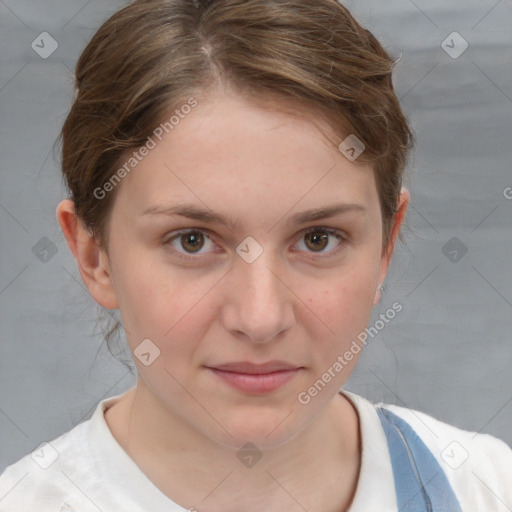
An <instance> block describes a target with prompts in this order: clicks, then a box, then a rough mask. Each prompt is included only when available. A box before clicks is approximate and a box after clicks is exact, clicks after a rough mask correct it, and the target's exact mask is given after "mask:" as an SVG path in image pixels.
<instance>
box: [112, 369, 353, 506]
mask: <svg viewBox="0 0 512 512" xmlns="http://www.w3.org/2000/svg"><path fill="white" fill-rule="evenodd" d="M105 419H106V421H107V424H108V426H109V428H110V430H111V432H112V434H113V436H114V437H115V438H116V440H117V441H118V443H119V444H120V445H121V446H122V448H123V449H124V450H125V451H126V452H127V453H128V455H130V457H131V458H132V459H133V460H134V462H135V463H136V464H137V465H138V467H139V468H140V469H141V471H142V472H143V473H144V474H145V475H146V476H147V477H148V478H149V479H150V480H151V481H152V482H153V483H154V484H155V485H156V487H158V488H159V489H160V491H161V492H163V493H164V494H165V495H167V496H168V497H169V498H170V499H172V500H173V501H175V502H176V503H178V504H179V505H181V506H183V507H184V508H190V509H191V510H194V509H196V510H197V511H198V512H200V511H202V510H208V512H221V511H222V512H237V511H239V510H244V511H246V512H257V511H258V512H259V511H261V510H265V511H268V512H273V511H282V510H289V511H295V510H297V511H303V510H304V509H305V510H308V511H309V512H314V511H316V510H318V511H320V510H321V511H322V512H340V511H342V510H346V509H347V508H348V506H349V505H350V502H351V501H352V498H353V495H354V493H355V488H356V485H357V479H358V475H359V467H360V437H359V422H358V417H357V412H356V411H355V409H354V407H353V406H352V404H351V403H350V401H349V400H348V399H347V398H346V397H345V396H343V395H342V394H337V395H336V396H335V397H334V398H333V399H332V400H331V402H329V404H328V406H327V407H326V409H325V410H324V411H323V412H322V413H321V414H320V416H319V417H318V418H316V419H315V421H313V422H312V423H311V424H309V425H308V426H307V427H306V428H305V429H304V430H303V431H302V432H300V433H299V434H298V435H296V436H295V437H294V438H293V439H291V440H290V441H288V442H287V443H286V444H284V445H281V446H279V447H278V448H275V449H272V450H264V451H263V452H260V453H261V458H260V459H259V460H258V461H257V463H255V464H254V465H251V460H250V459H247V461H248V462H247V464H246V465H244V464H243V463H242V462H241V460H240V459H239V458H238V457H237V453H238V451H237V450H234V449H233V448H228V447H225V446H222V445H220V444H218V443H216V442H215V441H214V440H212V439H210V438H208V437H206V436H204V435H203V434H202V433H200V432H198V431H197V430H195V429H192V428H191V427H190V425H188V424H187V423H186V422H185V421H184V420H183V419H182V418H178V417H176V416H174V415H170V414H169V411H168V410H167V409H166V408H165V407H164V406H163V404H161V402H159V400H158V399H157V398H156V397H155V396H154V395H153V394H152V393H151V392H150V390H149V389H148V388H147V387H146V386H144V384H143V383H141V381H140V379H139V381H138V383H137V387H136V388H134V389H132V390H130V391H129V392H128V393H126V394H125V395H124V396H123V398H122V399H121V400H120V401H119V402H117V403H116V404H115V405H114V406H113V407H111V408H110V409H108V410H107V412H106V413H105ZM169 432H172V436H170V435H169Z"/></svg>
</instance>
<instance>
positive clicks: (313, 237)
mask: <svg viewBox="0 0 512 512" xmlns="http://www.w3.org/2000/svg"><path fill="white" fill-rule="evenodd" d="M305 240H306V245H307V246H308V247H309V248H310V249H313V250H314V251H323V250H324V249H325V248H326V247H327V246H328V245H329V235H328V234H326V233H325V232H323V231H310V232H309V233H306V235H305Z"/></svg>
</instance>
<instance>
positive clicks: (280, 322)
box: [222, 250, 298, 343]
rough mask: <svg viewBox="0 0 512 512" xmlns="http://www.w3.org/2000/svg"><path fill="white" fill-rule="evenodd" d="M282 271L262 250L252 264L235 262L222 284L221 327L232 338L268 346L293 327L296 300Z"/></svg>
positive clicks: (281, 267)
mask: <svg viewBox="0 0 512 512" xmlns="http://www.w3.org/2000/svg"><path fill="white" fill-rule="evenodd" d="M283 269H284V265H280V264H279V262H278V261H277V258H275V257H274V256H273V255H272V253H271V251H270V250H263V252H262V254H261V255H260V256H259V257H258V258H257V259H256V260H255V261H253V262H252V263H248V262H247V261H245V260H244V259H243V258H239V259H238V260H237V261H236V263H235V265H234V268H233V270H232V271H231V272H230V278H229V280H228V281H227V282H226V283H225V286H227V290H228V291H227V292H226V294H225V298H226V302H225V304H224V306H223V307H222V312H223V314H222V319H223V324H224V328H225V329H226V330H228V331H229V332H230V333H231V334H232V335H233V336H235V337H238V338H240V339H245V340H248V341H251V342H253V343H268V342H270V341H273V340H275V339H276V337H278V336H279V334H281V333H284V332H286V331H287V330H289V329H290V328H291V327H292V326H293V323H294V321H295V314H294V300H295V301H296V300H298V299H297V298H296V296H295V295H294V293H293V290H291V288H290V285H289V284H288V283H287V275H286V273H285V271H284V270H283Z"/></svg>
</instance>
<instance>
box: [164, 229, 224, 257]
mask: <svg viewBox="0 0 512 512" xmlns="http://www.w3.org/2000/svg"><path fill="white" fill-rule="evenodd" d="M206 242H209V243H210V244H211V245H212V247H213V245H214V244H213V242H212V241H211V240H210V238H209V237H208V235H206V234H205V233H203V232H202V231H200V230H197V229H188V230H183V231H179V232H175V235H174V236H172V237H169V238H167V239H166V240H164V241H163V242H162V243H163V245H170V246H172V248H173V250H174V252H176V253H177V254H178V256H180V257H183V258H187V257H188V256H187V255H188V254H191V255H196V254H204V253H205V252H208V251H202V252H199V251H201V249H203V248H204V246H205V244H206V245H208V244H207V243H206ZM207 249H208V247H207Z"/></svg>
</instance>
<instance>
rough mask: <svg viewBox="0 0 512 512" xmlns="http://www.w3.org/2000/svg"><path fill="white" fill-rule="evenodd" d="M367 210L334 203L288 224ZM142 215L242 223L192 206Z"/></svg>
mask: <svg viewBox="0 0 512 512" xmlns="http://www.w3.org/2000/svg"><path fill="white" fill-rule="evenodd" d="M366 211H367V209H366V208H365V207H364V206H363V205H361V204H355V203H334V204H330V205H326V206H323V207H320V208H312V209H310V210H305V211H303V212H300V213H296V214H294V215H292V216H291V217H290V218H289V219H288V221H287V222H288V224H305V223H307V222H312V221H317V220H322V219H329V218H332V217H336V216H339V215H346V214H348V213H354V212H355V213H365V212H366ZM142 215H143V216H144V215H167V216H170V217H172V216H175V215H179V216H181V217H187V218H189V219H193V220H197V221H200V222H205V223H208V224H220V225H223V226H226V227H227V228H229V229H230V230H232V231H236V230H237V229H240V226H241V225H240V221H239V220H238V219H236V220H235V219H232V218H229V217H226V216H224V215H222V214H220V213H216V212H214V211H212V210H207V209H203V208H198V207H197V206H194V205H192V204H180V205H176V206H170V207H166V206H162V205H155V206H151V207H150V208H147V209H146V210H144V212H143V213H142Z"/></svg>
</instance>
